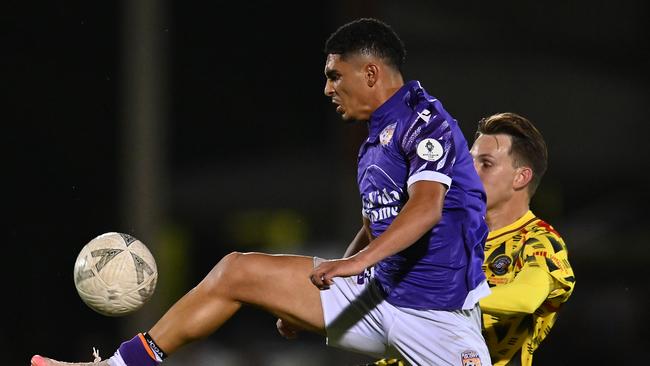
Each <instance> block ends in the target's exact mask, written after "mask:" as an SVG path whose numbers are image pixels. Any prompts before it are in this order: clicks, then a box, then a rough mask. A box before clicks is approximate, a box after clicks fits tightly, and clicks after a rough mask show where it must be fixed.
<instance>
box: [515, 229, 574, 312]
mask: <svg viewBox="0 0 650 366" xmlns="http://www.w3.org/2000/svg"><path fill="white" fill-rule="evenodd" d="M553 231H554V230H553ZM553 231H548V232H547V231H544V232H542V233H539V234H533V235H532V236H531V237H530V238H529V239H528V240H526V243H525V245H524V248H523V253H522V256H521V258H522V260H523V262H524V267H538V268H541V269H543V270H544V271H546V272H548V273H549V274H550V275H551V276H552V277H553V279H554V280H555V284H556V285H555V286H554V288H553V290H552V291H551V293H550V294H549V297H548V298H549V299H550V300H553V299H555V301H553V302H554V303H556V305H559V304H560V303H562V302H564V301H566V300H567V299H568V297H569V296H570V295H571V292H572V291H573V286H574V284H575V277H574V275H573V269H572V268H571V265H570V263H569V260H568V252H567V249H566V245H565V244H564V241H563V240H562V238H561V237H560V236H559V235H557V234H555V233H554V232H553Z"/></svg>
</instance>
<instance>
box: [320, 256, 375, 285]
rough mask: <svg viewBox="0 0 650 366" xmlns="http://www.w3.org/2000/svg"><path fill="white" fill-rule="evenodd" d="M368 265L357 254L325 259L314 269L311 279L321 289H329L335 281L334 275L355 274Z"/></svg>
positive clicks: (347, 275) (346, 275) (345, 275)
mask: <svg viewBox="0 0 650 366" xmlns="http://www.w3.org/2000/svg"><path fill="white" fill-rule="evenodd" d="M366 267H367V266H366V265H365V264H363V263H361V262H360V261H359V260H358V259H357V258H355V256H352V257H348V258H344V259H334V260H329V261H324V262H322V263H321V264H319V265H318V266H317V267H316V268H314V269H313V270H312V272H311V275H310V276H309V279H310V280H311V283H313V284H314V286H316V287H318V288H319V289H320V290H327V289H328V288H329V287H330V286H331V285H332V284H333V283H334V281H333V280H332V279H333V278H334V277H349V276H354V275H357V274H359V273H361V272H363V271H364V270H365V269H366Z"/></svg>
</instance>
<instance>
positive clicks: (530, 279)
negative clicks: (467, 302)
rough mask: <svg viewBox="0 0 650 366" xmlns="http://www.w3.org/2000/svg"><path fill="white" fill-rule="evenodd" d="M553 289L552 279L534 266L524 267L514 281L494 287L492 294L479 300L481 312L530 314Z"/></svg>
mask: <svg viewBox="0 0 650 366" xmlns="http://www.w3.org/2000/svg"><path fill="white" fill-rule="evenodd" d="M552 288H553V278H552V277H551V275H549V274H548V272H546V271H544V270H543V269H541V268H539V267H535V266H524V268H523V269H522V270H521V271H520V272H519V273H518V274H517V276H516V277H515V279H514V280H513V281H512V282H510V283H507V284H504V285H500V286H494V287H492V288H491V289H490V290H491V291H492V293H491V294H490V295H488V296H487V297H484V298H483V299H481V301H480V304H481V310H483V311H484V312H485V313H487V314H500V315H510V314H513V313H523V314H532V313H533V312H534V311H535V310H537V308H539V306H540V305H541V304H542V303H543V302H544V300H546V298H547V297H548V295H549V293H550V292H551V290H552Z"/></svg>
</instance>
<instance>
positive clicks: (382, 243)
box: [355, 201, 442, 266]
mask: <svg viewBox="0 0 650 366" xmlns="http://www.w3.org/2000/svg"><path fill="white" fill-rule="evenodd" d="M441 216H442V213H441V212H440V210H439V209H438V210H436V209H435V208H432V206H431V204H429V203H428V202H426V201H419V202H413V201H408V202H407V204H406V205H404V207H403V208H402V211H401V212H400V213H399V215H397V217H395V220H394V221H393V222H392V223H391V225H390V226H389V227H388V228H387V229H386V231H384V233H383V234H381V235H380V236H379V237H377V238H376V239H374V240H373V241H372V242H370V243H369V244H368V245H367V246H366V247H365V248H364V249H363V250H361V251H359V252H358V253H357V254H356V255H355V258H356V259H357V260H359V261H361V262H362V263H364V264H366V266H372V265H374V264H375V263H377V262H379V261H380V260H382V259H384V258H386V257H388V256H391V255H393V254H396V253H398V252H401V251H402V250H404V249H406V248H408V247H409V246H411V245H412V244H413V243H415V242H416V241H417V240H418V239H420V238H421V237H422V236H423V235H424V234H425V233H427V232H429V231H430V230H431V229H432V228H433V227H434V226H435V225H436V224H437V223H438V222H439V221H440V218H441Z"/></svg>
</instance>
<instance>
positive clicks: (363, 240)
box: [343, 226, 370, 258]
mask: <svg viewBox="0 0 650 366" xmlns="http://www.w3.org/2000/svg"><path fill="white" fill-rule="evenodd" d="M368 243H370V238H368V233H367V232H366V228H365V227H364V226H362V227H361V230H359V232H358V233H357V235H356V236H355V237H354V239H352V242H351V243H350V245H348V248H347V249H346V250H345V254H344V255H343V258H347V257H349V256H352V255H354V254H357V253H358V252H359V251H360V250H361V249H363V248H365V247H366V246H367V245H368Z"/></svg>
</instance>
